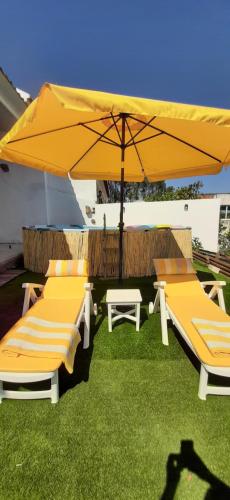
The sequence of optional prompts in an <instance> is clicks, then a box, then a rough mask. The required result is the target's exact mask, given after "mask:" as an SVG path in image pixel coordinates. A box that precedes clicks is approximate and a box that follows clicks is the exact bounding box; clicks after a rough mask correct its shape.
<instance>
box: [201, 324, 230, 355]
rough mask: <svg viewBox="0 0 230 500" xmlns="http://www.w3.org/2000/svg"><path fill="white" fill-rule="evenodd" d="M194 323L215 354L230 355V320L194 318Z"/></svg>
mask: <svg viewBox="0 0 230 500" xmlns="http://www.w3.org/2000/svg"><path fill="white" fill-rule="evenodd" d="M192 323H193V325H194V326H195V328H196V330H197V331H198V332H199V334H200V335H201V338H202V339H203V341H204V342H205V344H206V345H207V347H208V349H209V350H210V352H211V353H212V354H213V356H229V355H230V321H210V320H208V319H202V318H192Z"/></svg>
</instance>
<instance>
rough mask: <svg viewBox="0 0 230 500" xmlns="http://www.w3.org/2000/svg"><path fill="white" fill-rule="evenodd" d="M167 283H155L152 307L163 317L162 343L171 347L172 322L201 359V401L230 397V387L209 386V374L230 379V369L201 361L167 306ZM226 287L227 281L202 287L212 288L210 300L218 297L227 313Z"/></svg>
mask: <svg viewBox="0 0 230 500" xmlns="http://www.w3.org/2000/svg"><path fill="white" fill-rule="evenodd" d="M166 284H167V283H166V281H157V282H155V283H154V288H156V289H157V293H156V297H155V301H154V304H153V307H152V311H151V312H158V311H159V309H160V315H161V332H162V343H163V344H164V345H167V346H168V345H169V340H168V320H172V322H173V324H174V325H175V326H176V328H177V329H178V331H179V332H180V334H181V336H182V337H183V339H184V340H185V342H186V343H187V344H188V346H189V347H190V349H191V350H192V351H193V353H194V354H195V356H196V357H197V358H198V359H199V361H200V363H201V369H200V381H199V390H198V396H199V398H200V399H203V400H205V399H206V396H207V395H208V394H216V395H217V394H219V395H223V396H224V395H230V387H223V386H213V385H208V374H209V373H213V374H215V375H219V376H222V377H230V367H215V366H210V365H206V364H205V363H203V362H202V361H201V359H200V358H199V357H198V355H197V353H196V351H195V350H194V347H193V345H192V343H191V341H190V340H189V338H188V336H187V335H186V332H185V330H184V329H183V327H182V326H181V324H180V323H179V321H178V319H177V318H176V317H175V315H174V314H173V312H172V311H171V309H170V307H169V306H168V304H167V299H166V297H165V286H166ZM225 285H226V282H225V281H204V282H202V283H201V286H202V287H203V288H204V289H205V287H206V286H212V288H211V290H210V292H209V293H208V294H207V295H208V297H209V298H210V299H214V298H215V297H216V296H218V302H219V306H220V308H221V309H223V311H224V312H225V303H224V295H223V290H222V287H223V286H225Z"/></svg>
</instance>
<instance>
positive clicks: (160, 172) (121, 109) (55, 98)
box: [0, 84, 230, 277]
mask: <svg viewBox="0 0 230 500" xmlns="http://www.w3.org/2000/svg"><path fill="white" fill-rule="evenodd" d="M0 158H1V159H4V160H7V161H10V162H16V163H19V164H21V165H26V166H29V167H34V168H37V169H40V170H44V171H46V172H49V173H51V174H55V175H60V176H64V177H65V176H67V175H68V176H70V177H71V178H72V179H101V180H114V181H117V180H121V202H122V203H123V188H124V181H135V182H138V181H140V182H141V181H143V180H144V179H148V180H149V181H152V182H155V181H159V180H165V179H172V178H179V177H188V176H193V175H205V174H216V173H218V172H220V171H221V169H222V167H223V165H227V164H228V163H230V110H224V109H215V108H207V107H202V106H191V105H186V104H178V103H172V102H164V101H155V100H150V99H142V98H138V97H128V96H121V95H115V94H108V93H104V92H96V91H89V90H82V89H72V88H67V87H60V86H57V85H53V84H45V85H44V86H43V87H42V89H41V91H40V93H39V95H38V97H37V99H35V100H34V101H33V102H32V103H31V104H30V106H29V107H28V108H27V110H26V111H25V113H24V114H23V115H22V117H21V118H20V119H19V120H18V121H17V122H16V124H15V125H14V126H13V128H12V129H11V130H10V132H9V133H8V134H6V136H5V137H4V138H3V139H2V140H1V142H0ZM122 203H121V211H120V266H119V274H120V277H121V274H122V231H123V207H122Z"/></svg>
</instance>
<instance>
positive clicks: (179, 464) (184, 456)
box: [160, 440, 230, 500]
mask: <svg viewBox="0 0 230 500" xmlns="http://www.w3.org/2000/svg"><path fill="white" fill-rule="evenodd" d="M166 468H167V480H166V485H165V489H164V492H163V494H162V496H161V499H160V500H173V498H174V496H175V493H176V489H177V486H178V484H179V481H180V475H181V472H182V470H183V469H188V470H189V471H190V472H192V473H193V474H196V476H198V477H199V478H200V479H202V480H203V481H206V482H207V483H208V484H209V488H208V490H207V492H206V494H205V497H204V500H220V499H221V500H225V499H226V500H227V499H228V500H229V498H230V488H229V486H227V485H226V484H225V483H224V482H223V481H221V480H220V479H218V477H216V476H215V475H214V474H212V472H210V470H209V469H208V468H207V467H206V465H205V464H204V462H203V461H202V459H201V458H200V457H199V455H198V454H197V453H196V452H195V450H194V448H193V441H190V440H186V441H181V451H180V453H178V454H176V453H170V455H169V456H168V460H167V465H166ZM191 477H192V476H191Z"/></svg>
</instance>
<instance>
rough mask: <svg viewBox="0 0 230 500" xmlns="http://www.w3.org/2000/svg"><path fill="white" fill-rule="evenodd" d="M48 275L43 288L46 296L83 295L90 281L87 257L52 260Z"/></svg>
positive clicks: (53, 297)
mask: <svg viewBox="0 0 230 500" xmlns="http://www.w3.org/2000/svg"><path fill="white" fill-rule="evenodd" d="M46 276H48V280H47V282H46V284H45V287H44V289H43V297H44V298H49V299H68V298H79V297H83V296H84V293H85V289H84V284H85V283H87V281H88V262H87V260H86V259H73V260H50V261H49V267H48V270H47V273H46Z"/></svg>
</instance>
